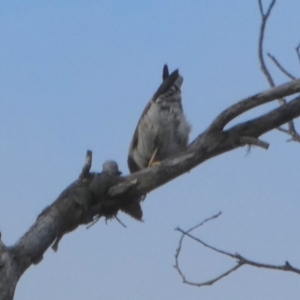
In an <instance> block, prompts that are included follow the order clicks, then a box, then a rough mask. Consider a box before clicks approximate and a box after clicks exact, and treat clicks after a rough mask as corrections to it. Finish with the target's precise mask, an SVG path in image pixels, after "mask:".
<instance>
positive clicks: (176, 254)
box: [174, 211, 222, 283]
mask: <svg viewBox="0 0 300 300" xmlns="http://www.w3.org/2000/svg"><path fill="white" fill-rule="evenodd" d="M221 214H222V212H221V211H220V212H218V213H217V214H215V215H213V216H212V217H210V218H207V219H205V220H204V221H202V222H200V223H199V224H197V225H195V226H193V227H192V228H190V229H189V230H188V231H187V233H189V232H191V231H193V230H195V229H196V228H198V227H200V226H203V225H204V224H205V223H207V222H209V221H211V220H213V219H216V218H218V217H219V216H220V215H221ZM175 230H177V231H178V230H179V228H178V227H177V228H175ZM184 236H185V234H182V236H181V238H180V240H179V243H178V247H177V249H176V253H175V265H174V268H175V269H176V270H177V272H178V273H179V275H180V276H181V278H182V280H183V282H185V283H187V281H186V279H185V276H184V274H183V273H182V271H181V269H180V266H179V255H180V252H181V248H182V242H183V239H184Z"/></svg>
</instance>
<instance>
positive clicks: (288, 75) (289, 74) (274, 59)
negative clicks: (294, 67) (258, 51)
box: [267, 53, 296, 80]
mask: <svg viewBox="0 0 300 300" xmlns="http://www.w3.org/2000/svg"><path fill="white" fill-rule="evenodd" d="M267 55H268V56H269V57H270V59H271V60H272V61H273V63H274V64H275V66H276V67H277V68H278V69H279V70H280V71H281V72H282V73H283V74H285V75H286V76H287V77H288V78H290V79H291V80H295V79H296V77H295V76H293V75H292V74H291V73H289V72H288V71H287V70H286V69H285V68H284V67H283V66H282V65H281V64H280V62H279V61H278V60H277V59H276V57H275V56H273V55H272V54H270V53H267Z"/></svg>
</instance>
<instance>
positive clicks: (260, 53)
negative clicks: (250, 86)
mask: <svg viewBox="0 0 300 300" xmlns="http://www.w3.org/2000/svg"><path fill="white" fill-rule="evenodd" d="M275 3H276V0H272V2H271V3H270V5H269V7H268V9H267V12H266V13H264V10H263V6H262V1H261V0H258V5H259V10H260V14H261V25H260V34H259V41H258V57H259V61H260V67H261V70H262V72H263V73H264V75H265V76H266V78H267V80H268V82H269V84H270V86H271V87H273V86H275V84H274V81H273V78H272V76H271V74H270V72H269V70H268V68H267V66H266V63H265V60H264V54H263V41H264V35H265V28H266V25H267V21H268V18H269V16H270V14H271V11H272V9H273V7H274V5H275Z"/></svg>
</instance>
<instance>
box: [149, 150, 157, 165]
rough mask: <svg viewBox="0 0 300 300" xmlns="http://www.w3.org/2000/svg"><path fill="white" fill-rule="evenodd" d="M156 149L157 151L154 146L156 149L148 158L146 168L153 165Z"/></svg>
mask: <svg viewBox="0 0 300 300" xmlns="http://www.w3.org/2000/svg"><path fill="white" fill-rule="evenodd" d="M157 151H158V148H156V149H155V150H154V152H153V154H152V156H151V158H150V160H149V163H148V168H149V167H151V166H152V165H153V163H154V160H155V156H156V153H157Z"/></svg>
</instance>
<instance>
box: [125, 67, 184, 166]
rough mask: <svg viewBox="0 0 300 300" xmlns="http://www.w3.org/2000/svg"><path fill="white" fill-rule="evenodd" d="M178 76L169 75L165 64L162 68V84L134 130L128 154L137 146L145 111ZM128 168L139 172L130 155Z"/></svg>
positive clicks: (176, 71)
mask: <svg viewBox="0 0 300 300" xmlns="http://www.w3.org/2000/svg"><path fill="white" fill-rule="evenodd" d="M178 76H179V71H178V69H177V70H175V71H173V72H172V73H171V74H169V69H168V66H167V65H166V64H165V65H164V67H163V74H162V78H163V82H162V84H161V85H160V86H159V88H158V89H157V91H156V92H155V93H154V95H153V97H152V99H151V100H150V101H149V102H148V103H147V105H146V107H145V108H144V110H143V113H142V115H141V117H140V119H139V121H138V123H137V126H136V128H135V131H134V134H133V138H132V141H131V144H130V148H129V153H130V152H131V151H133V150H134V149H135V148H136V147H137V145H138V142H139V140H138V127H139V124H140V123H141V121H142V120H143V118H144V116H145V114H146V113H147V111H148V110H149V108H150V106H151V103H152V102H155V101H156V100H157V99H158V97H159V96H161V95H163V94H164V93H166V92H167V91H168V90H169V89H170V88H171V86H172V85H173V84H174V82H175V81H176V80H177V78H178ZM127 163H128V167H129V169H130V172H136V171H138V170H139V167H138V165H137V164H136V163H135V161H134V160H133V158H132V157H131V156H130V154H129V155H128V160H127Z"/></svg>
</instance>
